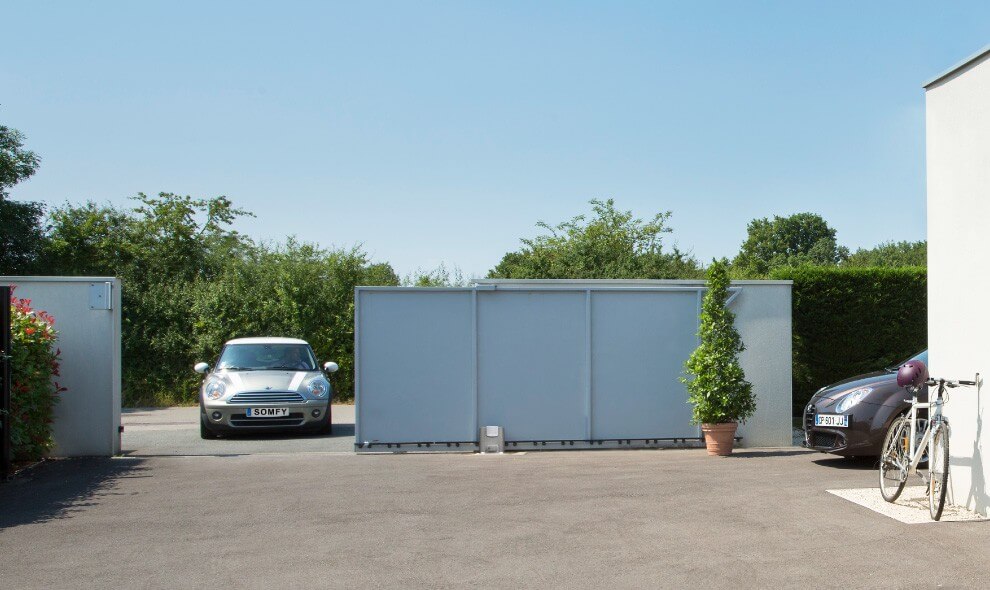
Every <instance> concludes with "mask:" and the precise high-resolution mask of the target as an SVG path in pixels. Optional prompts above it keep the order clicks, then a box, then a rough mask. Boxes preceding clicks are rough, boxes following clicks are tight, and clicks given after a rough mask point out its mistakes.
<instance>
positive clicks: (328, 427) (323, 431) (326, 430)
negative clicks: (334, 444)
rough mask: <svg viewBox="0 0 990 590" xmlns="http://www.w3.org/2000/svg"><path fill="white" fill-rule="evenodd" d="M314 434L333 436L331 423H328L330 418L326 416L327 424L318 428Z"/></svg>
mask: <svg viewBox="0 0 990 590" xmlns="http://www.w3.org/2000/svg"><path fill="white" fill-rule="evenodd" d="M316 434H333V423H332V422H331V421H330V416H327V422H326V424H324V425H323V426H320V428H319V430H317V431H316Z"/></svg>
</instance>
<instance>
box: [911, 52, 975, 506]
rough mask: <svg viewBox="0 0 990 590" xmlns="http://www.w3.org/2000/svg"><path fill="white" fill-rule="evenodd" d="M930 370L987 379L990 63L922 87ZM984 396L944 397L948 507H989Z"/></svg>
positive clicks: (967, 391) (965, 392) (960, 392)
mask: <svg viewBox="0 0 990 590" xmlns="http://www.w3.org/2000/svg"><path fill="white" fill-rule="evenodd" d="M926 103H927V105H926V110H927V159H928V345H929V350H930V352H929V358H930V364H931V366H930V371H931V374H932V375H933V376H936V377H945V378H948V379H972V378H973V375H974V373H977V372H979V373H980V374H981V375H982V376H984V377H986V376H990V296H988V294H990V225H988V224H990V63H988V56H986V55H984V56H983V57H981V58H977V59H976V60H975V61H973V62H971V63H970V64H968V65H966V66H963V67H962V68H960V69H959V70H957V71H956V72H954V73H952V74H950V75H949V76H947V77H944V78H942V79H940V80H937V81H936V82H934V83H932V84H931V85H929V86H928V87H927V94H926ZM988 391H990V390H988V389H987V388H985V387H981V388H980V389H979V390H977V389H974V388H959V389H956V390H953V391H952V393H951V394H950V400H949V402H948V403H947V404H946V406H945V414H946V416H947V417H948V419H949V421H950V424H951V425H952V436H951V437H950V444H949V450H950V457H951V458H950V466H951V470H950V489H949V493H950V496H949V499H950V500H951V501H952V502H953V503H955V504H959V505H963V506H966V507H967V508H969V509H972V510H976V511H978V512H980V513H983V514H986V513H987V509H988V507H990V495H988V491H987V477H988V475H990V447H988V445H990V409H988V407H987V406H988V401H990V400H987V399H986V395H987V392H988Z"/></svg>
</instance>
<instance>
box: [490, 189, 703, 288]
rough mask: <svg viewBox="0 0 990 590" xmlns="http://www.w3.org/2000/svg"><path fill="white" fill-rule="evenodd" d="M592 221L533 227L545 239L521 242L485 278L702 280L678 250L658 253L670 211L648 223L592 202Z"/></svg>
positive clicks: (689, 258)
mask: <svg viewBox="0 0 990 590" xmlns="http://www.w3.org/2000/svg"><path fill="white" fill-rule="evenodd" d="M591 206H592V209H593V211H594V214H593V216H592V217H591V218H590V219H587V218H586V217H585V216H584V215H578V216H577V217H574V218H573V219H571V220H570V221H564V222H562V223H559V224H557V225H550V224H548V223H546V222H543V221H541V222H539V223H537V227H540V228H542V229H544V230H545V231H546V232H547V233H544V234H542V235H539V236H537V237H535V238H532V239H527V238H524V239H522V243H523V247H522V248H521V249H520V250H518V251H516V252H509V253H507V254H505V256H503V257H502V260H501V261H500V262H499V263H498V265H496V266H495V268H493V269H492V270H491V271H489V273H488V277H489V278H509V279H674V278H696V277H700V276H702V270H701V268H700V265H699V264H698V262H697V260H695V259H694V258H693V257H692V256H690V255H689V254H687V253H684V252H681V251H680V250H678V249H677V247H673V248H671V249H670V251H665V250H664V248H663V243H662V237H663V235H664V234H669V233H671V229H670V228H669V227H667V222H668V220H669V219H670V216H671V213H670V212H669V211H667V212H663V213H657V214H656V215H654V216H653V218H651V219H650V220H648V221H644V220H642V219H640V218H636V217H634V216H633V214H632V212H631V211H620V210H618V209H616V207H615V201H614V200H613V199H608V200H607V201H600V200H592V201H591Z"/></svg>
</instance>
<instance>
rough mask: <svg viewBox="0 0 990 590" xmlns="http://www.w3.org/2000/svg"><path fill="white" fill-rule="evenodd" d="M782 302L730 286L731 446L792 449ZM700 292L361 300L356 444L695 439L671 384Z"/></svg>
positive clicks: (564, 286)
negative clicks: (735, 403)
mask: <svg viewBox="0 0 990 590" xmlns="http://www.w3.org/2000/svg"><path fill="white" fill-rule="evenodd" d="M790 288H791V285H790V282H789V281H741V282H735V283H733V293H734V298H733V300H732V301H731V303H730V305H731V306H732V309H733V310H734V311H735V313H736V315H737V320H736V321H737V327H738V329H739V331H740V334H741V335H742V338H743V341H744V342H745V344H746V346H747V350H746V352H745V353H744V354H743V356H742V358H741V361H742V364H743V368H744V369H745V370H746V374H747V377H748V379H749V380H750V381H751V382H752V383H753V386H754V390H755V392H756V395H757V412H756V415H754V416H753V417H752V418H751V419H750V420H749V421H747V423H745V424H744V425H742V427H741V429H740V435H741V436H743V443H742V444H743V446H751V447H755V446H789V445H790V444H791V419H790V414H791V294H790ZM703 292H704V283H703V282H702V281H495V280H479V281H478V286H477V287H475V288H463V289H409V288H374V287H369V288H361V287H359V288H358V289H357V292H356V300H357V309H358V313H357V314H356V318H355V322H356V326H355V329H356V333H355V340H356V348H357V357H356V372H357V375H356V377H357V379H356V381H357V389H356V396H357V400H356V401H357V437H358V438H357V439H356V440H357V442H358V443H359V444H360V443H362V442H380V443H385V442H389V443H399V442H402V443H405V442H421V441H422V442H433V441H448V442H449V441H457V440H460V441H474V440H477V428H478V426H483V425H498V426H503V427H504V428H505V436H506V440H507V441H512V440H518V441H527V440H601V439H622V438H626V439H633V438H638V439H650V438H674V437H693V436H698V435H699V429H698V427H697V426H694V425H691V424H690V406H689V405H688V404H687V403H686V399H687V394H686V391H685V388H684V386H683V384H681V383H680V381H679V380H678V378H679V377H680V376H681V375H682V374H683V363H684V361H685V360H686V359H687V357H688V355H690V353H691V352H692V351H693V350H694V348H695V347H696V346H697V342H698V340H697V328H698V313H699V310H700V303H701V297H702V295H703ZM469 412H473V413H472V414H470V415H469ZM465 432H470V434H469V435H467V436H465Z"/></svg>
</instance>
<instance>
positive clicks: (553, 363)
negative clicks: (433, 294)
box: [474, 291, 588, 441]
mask: <svg viewBox="0 0 990 590" xmlns="http://www.w3.org/2000/svg"><path fill="white" fill-rule="evenodd" d="M585 298H586V294H585V293H584V292H583V291H480V292H479V293H478V414H479V420H480V423H481V425H482V426H484V425H489V424H490V425H497V426H502V427H504V428H505V440H506V441H524V440H585V439H586V438H587V436H588V382H587V378H586V373H587V371H586V366H587V360H586V359H587V347H586V339H587V310H586V306H585V305H586V301H585ZM474 438H477V435H475V437H474Z"/></svg>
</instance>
